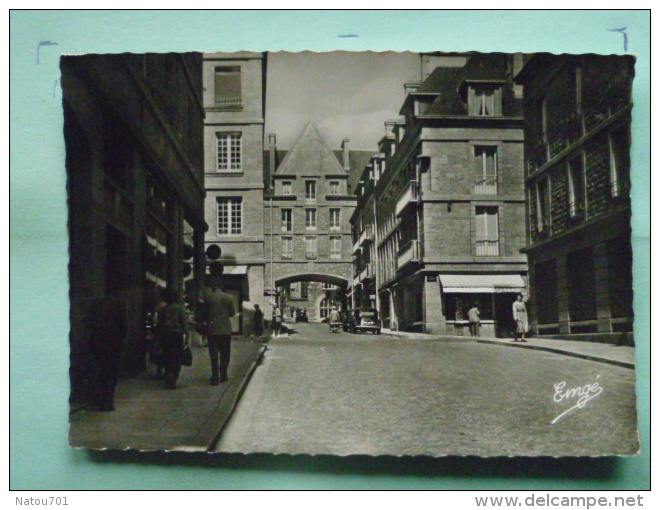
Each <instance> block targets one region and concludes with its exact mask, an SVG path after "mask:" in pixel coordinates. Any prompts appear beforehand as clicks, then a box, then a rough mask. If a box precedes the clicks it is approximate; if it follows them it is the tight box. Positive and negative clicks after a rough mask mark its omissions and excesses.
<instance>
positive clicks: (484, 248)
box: [477, 237, 500, 257]
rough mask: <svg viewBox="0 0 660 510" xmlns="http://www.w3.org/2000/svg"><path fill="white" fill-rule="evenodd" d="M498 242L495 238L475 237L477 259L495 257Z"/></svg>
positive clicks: (497, 251)
mask: <svg viewBox="0 0 660 510" xmlns="http://www.w3.org/2000/svg"><path fill="white" fill-rule="evenodd" d="M499 254H500V240H499V238H497V237H477V257H497V256H498V255H499Z"/></svg>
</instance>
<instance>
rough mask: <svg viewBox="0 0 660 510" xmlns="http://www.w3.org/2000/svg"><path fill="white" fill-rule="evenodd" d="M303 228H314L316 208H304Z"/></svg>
mask: <svg viewBox="0 0 660 510" xmlns="http://www.w3.org/2000/svg"><path fill="white" fill-rule="evenodd" d="M305 228H306V229H307V230H316V209H305Z"/></svg>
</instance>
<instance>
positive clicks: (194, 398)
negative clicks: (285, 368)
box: [69, 338, 266, 451]
mask: <svg viewBox="0 0 660 510" xmlns="http://www.w3.org/2000/svg"><path fill="white" fill-rule="evenodd" d="M192 350H193V366H192V367H183V368H182V369H181V375H180V376H179V380H178V382H177V389H175V390H166V389H165V388H164V386H163V381H162V380H159V379H156V377H155V375H154V374H155V369H154V366H153V365H150V366H149V369H148V371H147V372H145V373H143V374H140V375H139V376H136V377H133V378H129V379H125V380H122V381H120V382H119V384H118V385H117V392H116V397H115V407H116V410H115V411H113V412H105V413H102V412H98V411H92V410H81V411H78V412H76V413H73V414H71V415H70V420H69V422H70V428H69V444H70V445H71V446H73V447H79V448H94V449H120V450H126V449H134V450H142V451H155V450H177V451H210V450H211V449H212V448H213V446H214V444H215V441H217V439H218V436H219V434H220V432H221V431H222V428H223V427H224V425H225V424H226V422H227V420H228V419H229V417H230V416H231V413H232V412H233V410H234V407H235V405H236V403H237V401H238V399H239V398H240V396H241V394H242V392H243V390H244V388H245V386H246V385H247V382H248V381H249V379H250V377H251V375H252V373H253V372H254V369H255V368H256V366H257V364H258V363H259V361H260V359H261V357H262V356H263V353H264V351H265V350H266V345H265V342H264V341H256V340H254V341H251V340H249V339H245V338H239V339H236V338H234V339H232V353H231V362H230V365H229V381H228V382H226V383H223V384H220V385H219V386H211V385H210V384H209V379H210V376H211V367H210V365H211V364H210V360H209V354H208V350H207V348H206V347H192Z"/></svg>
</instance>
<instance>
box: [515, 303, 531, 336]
mask: <svg viewBox="0 0 660 510" xmlns="http://www.w3.org/2000/svg"><path fill="white" fill-rule="evenodd" d="M513 320H514V321H515V322H516V328H515V331H514V335H515V336H514V338H513V341H514V342H517V341H518V338H519V337H520V341H521V342H526V341H527V340H525V333H527V332H528V331H529V323H528V322H527V307H526V306H525V302H524V301H523V295H522V294H518V297H517V298H516V300H515V301H514V302H513Z"/></svg>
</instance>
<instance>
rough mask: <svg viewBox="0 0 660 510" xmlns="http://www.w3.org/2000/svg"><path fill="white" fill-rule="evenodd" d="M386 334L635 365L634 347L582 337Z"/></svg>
mask: <svg viewBox="0 0 660 510" xmlns="http://www.w3.org/2000/svg"><path fill="white" fill-rule="evenodd" d="M382 334H383V335H389V336H393V337H395V338H403V339H409V340H446V341H453V342H477V343H485V344H498V345H503V346H507V347H516V348H520V349H534V350H540V351H547V352H553V353H555V354H563V355H565V356H572V357H574V358H582V359H587V360H590V361H597V362H600V363H609V364H611V365H616V366H620V367H623V368H632V369H634V368H635V348H634V347H629V346H617V345H613V344H605V343H598V342H584V341H579V340H559V339H551V338H536V337H532V338H528V339H527V342H526V343H523V342H513V339H512V338H488V337H479V338H472V337H469V336H441V335H429V334H425V333H408V332H405V331H391V330H389V329H383V330H382Z"/></svg>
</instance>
